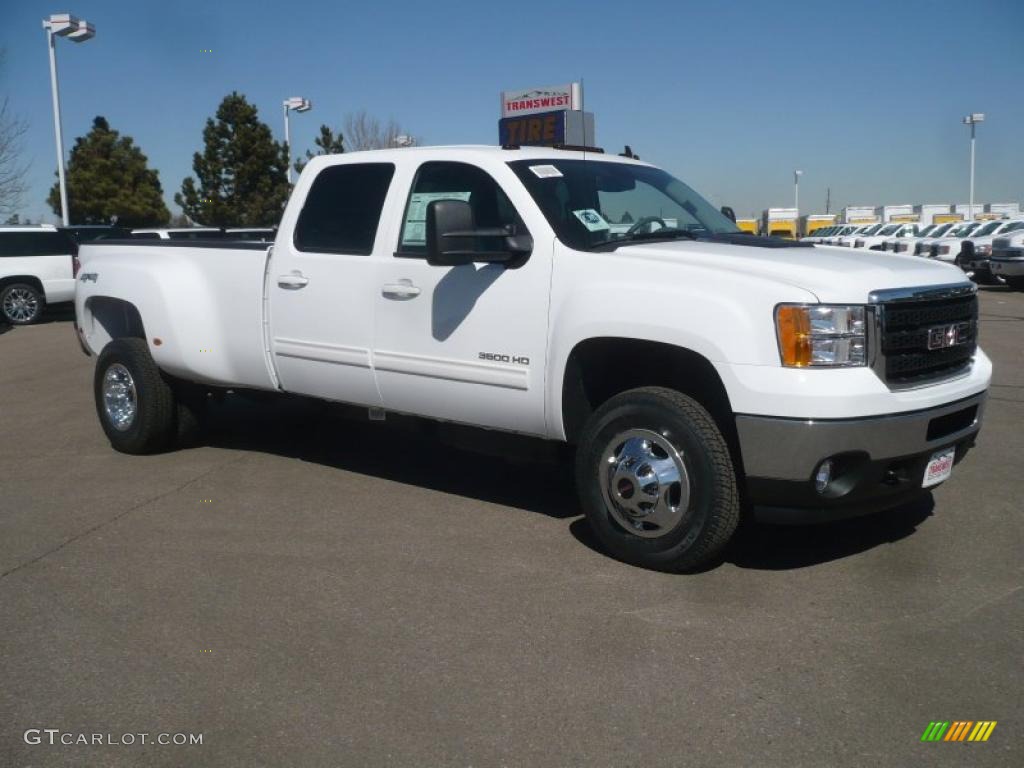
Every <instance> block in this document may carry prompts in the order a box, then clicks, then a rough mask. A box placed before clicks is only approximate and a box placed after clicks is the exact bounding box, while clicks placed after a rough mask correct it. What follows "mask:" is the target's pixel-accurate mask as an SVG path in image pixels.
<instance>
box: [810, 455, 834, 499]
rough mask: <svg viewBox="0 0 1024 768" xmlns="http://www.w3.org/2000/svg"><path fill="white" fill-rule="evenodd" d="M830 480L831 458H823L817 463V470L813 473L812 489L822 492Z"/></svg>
mask: <svg viewBox="0 0 1024 768" xmlns="http://www.w3.org/2000/svg"><path fill="white" fill-rule="evenodd" d="M830 482H832V459H825V460H824V461H823V462H821V464H819V465H818V472H817V474H815V475H814V490H816V491H817V492H818V493H824V492H825V488H827V487H828V484H829V483H830Z"/></svg>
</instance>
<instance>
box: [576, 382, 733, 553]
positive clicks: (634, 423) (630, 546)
mask: <svg viewBox="0 0 1024 768" xmlns="http://www.w3.org/2000/svg"><path fill="white" fill-rule="evenodd" d="M576 480H577V486H578V490H579V495H580V501H581V503H582V505H583V510H584V512H585V513H586V516H587V521H588V522H589V523H590V526H591V528H592V530H593V531H594V534H595V536H596V537H597V539H598V541H600V543H601V545H602V546H603V547H604V549H605V550H606V551H607V552H609V553H610V554H611V555H612V556H613V557H615V558H617V559H619V560H623V561H625V562H627V563H632V564H634V565H639V566H642V567H645V568H651V569H654V570H659V571H671V572H685V571H694V570H698V569H700V568H702V567H705V566H707V565H710V564H712V563H713V562H714V561H715V560H716V559H717V557H718V556H719V555H720V554H721V552H722V550H723V549H724V548H725V546H726V544H727V543H728V542H729V540H730V539H731V538H732V536H733V534H734V533H735V531H736V528H737V526H738V525H739V519H740V500H739V492H738V489H737V483H736V473H735V470H734V469H733V465H732V459H731V457H730V454H729V447H728V445H727V444H726V442H725V439H724V438H723V436H722V433H721V432H720V431H719V429H718V427H717V425H716V424H715V422H714V419H712V418H711V415H710V414H709V413H708V412H707V411H706V410H705V409H704V408H703V407H702V406H701V405H700V404H699V403H698V402H697V401H695V400H693V399H692V398H690V397H687V396H686V395H684V394H682V393H680V392H677V391H675V390H672V389H665V388H662V387H644V388H640V389H632V390H629V391H627V392H623V393H621V394H619V395H616V396H615V397H613V398H611V399H610V400H608V401H607V402H606V403H604V404H603V405H602V406H601V407H600V408H599V409H598V410H597V411H596V412H595V413H594V414H593V415H592V416H591V417H590V419H589V421H588V422H587V425H586V427H585V428H584V431H583V435H582V437H581V440H580V445H579V448H578V450H577V454H576Z"/></svg>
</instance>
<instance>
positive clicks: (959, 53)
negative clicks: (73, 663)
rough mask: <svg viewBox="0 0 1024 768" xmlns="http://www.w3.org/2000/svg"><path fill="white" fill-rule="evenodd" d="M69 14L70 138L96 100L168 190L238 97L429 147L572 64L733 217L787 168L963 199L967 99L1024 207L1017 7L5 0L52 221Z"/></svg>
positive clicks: (991, 160)
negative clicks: (53, 72) (383, 126)
mask: <svg viewBox="0 0 1024 768" xmlns="http://www.w3.org/2000/svg"><path fill="white" fill-rule="evenodd" d="M62 11H71V12H72V13H74V14H75V15H77V16H79V17H81V18H86V19H88V20H89V21H92V22H94V23H95V25H96V27H97V30H98V31H97V36H96V38H95V39H93V40H91V41H89V42H87V43H84V44H82V45H75V44H72V43H70V42H68V41H66V40H61V41H59V42H58V48H59V50H58V66H59V72H60V83H61V95H62V104H63V109H64V131H65V145H66V147H67V148H68V149H70V147H71V145H72V143H73V140H74V138H75V137H76V136H80V135H82V134H83V133H84V132H86V131H87V130H88V128H89V126H90V124H91V121H92V119H93V117H94V116H95V115H104V116H105V117H107V119H108V120H109V121H110V124H111V125H112V126H113V127H114V128H116V129H117V130H120V131H121V132H123V133H127V134H130V135H131V136H133V137H134V138H135V140H136V142H137V143H138V144H139V146H140V147H141V148H142V150H143V152H145V153H146V155H147V156H148V157H149V160H150V164H151V165H152V166H153V167H155V168H156V169H157V170H158V171H159V172H160V179H161V182H162V183H163V187H164V192H165V195H166V197H167V199H168V201H170V199H171V198H172V197H173V195H174V192H175V191H177V190H178V189H179V188H180V186H181V181H182V179H183V178H184V177H185V176H186V175H188V174H190V173H191V163H192V153H193V152H195V151H196V150H197V149H199V147H200V143H201V131H202V127H203V123H204V121H205V119H206V118H207V117H208V116H209V115H211V114H212V113H213V112H214V110H215V109H216V107H217V104H218V103H219V102H220V100H221V98H223V96H224V95H225V94H227V93H229V92H230V91H231V90H238V91H240V92H242V93H244V94H245V95H246V96H247V97H248V98H249V99H250V100H251V101H253V102H254V103H255V104H256V105H257V106H258V107H259V109H260V114H261V116H262V118H263V119H264V120H265V121H267V122H268V123H269V124H270V126H271V127H272V128H273V130H274V132H275V134H276V135H277V136H278V137H279V138H280V137H281V134H282V133H283V126H282V120H281V101H282V99H284V98H285V97H288V96H292V95H302V96H306V97H308V98H310V99H312V100H313V102H314V110H313V111H312V112H309V113H306V114H304V115H297V116H295V117H294V119H293V120H292V130H293V133H292V141H293V146H294V147H295V149H296V150H301V149H305V148H306V147H308V146H310V145H311V142H312V139H313V137H314V135H315V133H316V130H317V127H318V126H319V124H320V123H321V122H326V123H329V124H331V125H332V126H339V125H340V124H341V121H342V118H343V116H344V115H345V113H347V112H351V111H355V110H358V109H362V108H365V109H366V110H368V111H369V112H370V113H371V114H374V115H377V116H379V117H381V118H383V119H387V118H389V117H393V118H395V119H396V120H398V121H399V122H400V123H402V125H403V126H404V127H406V128H407V129H408V130H409V131H411V132H413V133H415V134H416V135H418V136H421V137H422V138H423V139H424V140H425V142H426V143H429V144H451V143H467V142H468V143H488V144H490V143H495V142H496V141H497V120H498V108H499V97H498V93H499V91H500V90H502V89H503V88H518V87H521V86H534V85H547V84H556V83H563V82H567V81H570V80H573V79H578V78H584V80H585V83H586V106H587V109H588V110H591V111H593V112H595V113H596V115H597V141H598V144H600V145H603V146H604V147H606V148H607V149H609V150H614V151H621V148H622V145H623V144H625V143H628V144H630V145H632V147H633V148H634V150H635V151H637V152H638V153H639V154H640V155H641V156H642V157H643V159H645V160H650V161H652V162H655V163H657V164H659V165H662V166H664V167H665V168H667V169H668V170H669V171H671V172H672V173H674V174H675V175H677V176H679V177H680V178H682V179H683V180H684V181H687V182H688V183H690V184H691V185H692V186H694V187H696V188H697V189H698V190H700V191H701V192H703V193H704V194H705V195H706V196H707V197H709V198H710V199H711V200H712V201H713V202H715V203H717V204H731V205H733V206H734V207H735V208H736V210H737V212H738V213H740V214H741V215H745V214H748V213H750V212H752V211H755V210H760V209H762V208H764V207H767V206H769V205H791V203H792V193H793V189H792V170H793V169H794V168H801V169H802V170H803V171H804V176H803V180H802V182H801V195H800V197H801V208H802V209H803V210H804V211H805V212H812V211H820V210H823V209H824V204H825V189H826V187H827V186H831V188H832V203H833V209H834V210H835V209H836V208H838V207H840V206H842V205H845V204H885V203H920V202H965V201H966V199H967V192H968V190H967V186H968V141H967V128H966V127H965V126H963V125H961V124H960V118H961V117H962V116H963V115H964V114H966V113H968V112H971V111H983V112H985V113H986V114H987V116H988V120H987V122H985V123H984V124H983V125H982V126H981V127H980V128H979V139H978V159H977V192H976V198H977V199H978V200H980V201H996V202H1002V201H1020V200H1024V98H1021V95H1022V86H1024V2H1022V0H975V1H974V2H972V3H967V2H962V1H961V2H946V0H912V1H908V2H904V1H900V2H893V1H892V0H888V1H886V0H858V2H850V1H849V0H845V1H844V2H829V1H828V0H813V1H812V0H794V1H793V2H785V0H783V1H782V2H776V3H769V2H746V1H744V0H733V1H731V2H721V3H711V2H701V3H693V2H685V1H683V2H680V1H679V0H675V1H669V0H665V1H660V0H658V1H653V0H652V1H650V2H645V1H644V0H631V2H621V1H620V2H615V3H601V2H594V1H592V2H575V1H573V0H564V1H563V2H559V3H551V2H534V1H533V0H520V2H514V3H492V2H486V1H485V0H476V1H475V2H464V1H459V2H446V1H445V0H435V2H431V3H424V2H408V1H407V0H390V2H386V3H375V2H370V3H342V2H337V0H334V1H332V2H327V1H324V0H312V1H309V2H304V1H303V0H288V1H287V2H273V0H269V1H267V0H264V1H263V2H252V1H251V0H249V1H248V2H241V1H240V0H164V1H163V2H159V3H155V2H150V1H149V0H137V2H131V1H129V0H120V1H116V0H73V4H72V5H71V6H70V7H61V6H60V5H59V4H58V5H54V4H53V3H51V2H38V0H27V1H26V0H18V1H17V2H15V0H0V46H2V47H4V48H6V51H7V56H6V66H5V67H4V71H3V72H2V73H0V95H3V94H6V95H8V96H9V97H10V101H11V108H12V109H13V110H14V111H15V112H16V113H18V114H19V115H20V116H21V117H22V118H23V119H25V120H26V121H27V122H28V123H29V126H30V135H29V137H28V141H27V146H26V149H27V154H28V155H29V157H30V159H31V162H32V168H31V175H30V182H31V185H30V189H29V194H28V196H27V199H26V204H25V205H24V210H23V214H27V215H29V216H31V217H32V218H33V220H35V219H37V218H38V217H39V216H40V215H43V214H45V215H47V216H50V217H51V220H52V214H50V212H49V208H48V207H47V206H46V205H45V202H44V198H45V196H46V191H47V188H48V187H49V185H50V184H51V183H52V179H53V173H54V169H55V167H56V166H55V150H54V140H53V127H52V126H53V123H52V117H51V111H50V90H49V75H48V69H47V56H46V46H45V41H44V34H43V31H42V29H41V27H40V22H41V19H42V18H43V17H44V16H47V15H49V14H50V13H56V12H62ZM205 48H210V49H212V50H213V53H202V52H201V50H202V49H205ZM172 210H176V209H175V208H173V206H172Z"/></svg>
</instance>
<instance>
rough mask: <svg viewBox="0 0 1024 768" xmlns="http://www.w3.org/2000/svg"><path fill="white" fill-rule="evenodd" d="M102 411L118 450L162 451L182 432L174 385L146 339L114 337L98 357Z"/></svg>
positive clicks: (97, 381) (96, 381) (98, 395)
mask: <svg viewBox="0 0 1024 768" xmlns="http://www.w3.org/2000/svg"><path fill="white" fill-rule="evenodd" d="M93 394H94V396H95V399H96V413H97V415H98V416H99V419H100V424H101V425H102V426H103V431H104V432H105V433H106V435H107V439H108V440H110V444H111V445H112V446H113V447H114V449H115V450H118V451H120V452H122V453H130V454H147V453H157V452H159V451H162V450H165V449H167V448H169V447H171V445H172V444H173V442H174V440H175V438H176V437H177V425H176V403H175V397H174V391H173V390H172V389H171V387H170V385H169V384H168V383H167V381H166V380H165V379H164V377H163V376H162V375H161V373H160V369H159V368H157V366H156V363H155V362H154V361H153V358H152V356H151V355H150V354H149V348H148V347H147V346H146V342H145V340H144V339H135V338H126V339H114V340H113V341H112V342H110V343H109V344H107V346H105V347H104V348H103V351H102V352H101V353H100V356H99V359H98V360H97V361H96V373H95V376H94V378H93Z"/></svg>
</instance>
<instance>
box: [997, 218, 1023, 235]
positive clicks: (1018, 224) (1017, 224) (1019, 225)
mask: <svg viewBox="0 0 1024 768" xmlns="http://www.w3.org/2000/svg"><path fill="white" fill-rule="evenodd" d="M1018 229H1024V221H1011V222H1010V223H1009V224H1006V225H1004V226H1003V228H1002V229H1000V230H999V232H998V233H997V234H1000V235H1004V234H1006V233H1007V232H1016V231H1017V230H1018Z"/></svg>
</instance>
